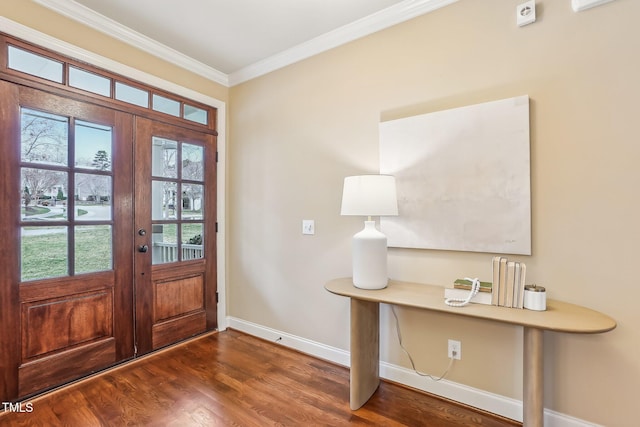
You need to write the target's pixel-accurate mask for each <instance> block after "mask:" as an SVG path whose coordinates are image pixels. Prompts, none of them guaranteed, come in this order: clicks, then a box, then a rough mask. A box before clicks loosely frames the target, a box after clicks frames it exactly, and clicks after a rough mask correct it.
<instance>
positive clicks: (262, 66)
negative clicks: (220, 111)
mask: <svg viewBox="0 0 640 427" xmlns="http://www.w3.org/2000/svg"><path fill="white" fill-rule="evenodd" d="M457 1H458V0H405V1H402V2H400V3H397V4H396V5H394V6H390V7H388V8H386V9H383V10H381V11H379V12H377V13H374V14H372V15H369V16H366V17H364V18H362V19H359V20H357V21H354V22H352V23H350V24H347V25H345V26H343V27H340V28H337V29H335V30H333V31H330V32H328V33H325V34H323V35H321V36H318V37H316V38H314V39H311V40H309V41H307V42H305V43H301V44H299V45H297V46H294V47H292V48H290V49H287V50H285V51H282V52H280V53H277V54H275V55H273V56H271V57H269V58H266V59H264V60H262V61H258V62H256V63H254V64H251V65H249V66H247V67H244V68H242V69H240V70H238V71H234V72H233V73H231V74H229V84H230V85H231V86H235V85H237V84H240V83H244V82H246V81H248V80H251V79H254V78H256V77H260V76H262V75H264V74H267V73H270V72H272V71H275V70H277V69H279V68H283V67H286V66H287V65H291V64H293V63H295V62H298V61H301V60H303V59H307V58H309V57H311V56H314V55H317V54H320V53H322V52H325V51H327V50H330V49H333V48H335V47H338V46H341V45H343V44H346V43H349V42H351V41H354V40H356V39H359V38H362V37H365V36H368V35H370V34H373V33H375V32H378V31H381V30H384V29H385V28H389V27H391V26H394V25H396V24H400V23H402V22H404V21H408V20H410V19H413V18H416V17H418V16H420V15H424V14H426V13H429V12H433V11H434V10H436V9H440V8H441V7H445V6H448V5H450V4H452V3H455V2H457Z"/></svg>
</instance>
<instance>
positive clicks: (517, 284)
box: [491, 256, 527, 308]
mask: <svg viewBox="0 0 640 427" xmlns="http://www.w3.org/2000/svg"><path fill="white" fill-rule="evenodd" d="M526 272H527V266H526V265H525V264H524V263H522V262H516V261H509V260H508V259H507V258H506V257H503V256H496V257H493V286H492V289H491V304H492V305H498V306H501V307H511V308H524V285H525V276H526Z"/></svg>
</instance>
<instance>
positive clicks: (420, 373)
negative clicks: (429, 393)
mask: <svg viewBox="0 0 640 427" xmlns="http://www.w3.org/2000/svg"><path fill="white" fill-rule="evenodd" d="M391 312H392V313H393V317H395V319H396V333H397V335H398V343H399V344H400V348H401V349H402V351H404V352H405V354H406V355H407V356H408V357H409V362H411V368H412V369H413V371H414V372H415V373H416V374H418V375H420V376H421V377H427V378H429V379H431V380H433V381H440V380H441V379H443V378H444V377H445V376H446V375H447V374H448V373H449V369H451V366H452V365H453V362H454V360H455V359H454V358H453V357H450V358H449V366H447V369H446V370H445V371H444V373H443V374H442V375H441V376H439V377H437V378H436V377H434V376H433V375H429V374H426V373H424V372H420V371H418V370H417V369H416V364H415V363H414V362H413V357H411V353H409V351H408V350H407V349H406V348H404V344H402V333H401V332H400V322H399V321H398V315H397V314H396V309H395V307H394V306H393V305H392V306H391Z"/></svg>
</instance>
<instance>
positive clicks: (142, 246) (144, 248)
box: [138, 245, 149, 253]
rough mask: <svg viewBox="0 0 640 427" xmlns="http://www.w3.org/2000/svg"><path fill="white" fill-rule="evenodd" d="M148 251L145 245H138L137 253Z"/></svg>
mask: <svg viewBox="0 0 640 427" xmlns="http://www.w3.org/2000/svg"><path fill="white" fill-rule="evenodd" d="M148 250H149V246H147V245H140V246H138V252H143V253H144V252H147V251H148Z"/></svg>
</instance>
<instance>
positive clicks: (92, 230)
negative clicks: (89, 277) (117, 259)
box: [75, 225, 113, 274]
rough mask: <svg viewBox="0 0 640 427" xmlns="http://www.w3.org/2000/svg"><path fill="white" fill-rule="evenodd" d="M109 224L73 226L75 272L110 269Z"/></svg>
mask: <svg viewBox="0 0 640 427" xmlns="http://www.w3.org/2000/svg"><path fill="white" fill-rule="evenodd" d="M111 236H112V233H111V226H110V225H83V226H78V227H75V274H80V273H91V272H95V271H105V270H111V269H112V259H113V256H112V254H113V249H112V239H111Z"/></svg>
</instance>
